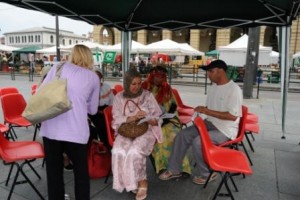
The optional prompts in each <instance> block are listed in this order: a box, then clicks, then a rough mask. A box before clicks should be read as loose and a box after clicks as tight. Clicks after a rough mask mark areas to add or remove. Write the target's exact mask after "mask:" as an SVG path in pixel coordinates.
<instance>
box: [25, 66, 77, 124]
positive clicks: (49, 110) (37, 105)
mask: <svg viewBox="0 0 300 200" xmlns="http://www.w3.org/2000/svg"><path fill="white" fill-rule="evenodd" d="M63 64H64V63H62V62H61V63H59V64H58V65H57V69H56V74H55V77H54V79H53V80H52V81H50V82H49V83H47V84H45V85H44V86H43V87H42V88H40V89H39V90H38V91H37V92H36V93H35V94H34V95H32V96H31V98H30V99H29V101H28V103H27V106H26V108H25V110H24V112H23V114H22V116H23V117H25V118H26V119H27V120H28V121H30V122H31V123H32V124H37V123H40V122H42V121H45V120H48V119H51V118H54V117H56V116H58V115H60V114H62V113H64V112H66V111H68V110H70V109H71V108H72V103H71V101H70V100H69V98H68V95H67V79H60V75H61V71H62V67H63Z"/></svg>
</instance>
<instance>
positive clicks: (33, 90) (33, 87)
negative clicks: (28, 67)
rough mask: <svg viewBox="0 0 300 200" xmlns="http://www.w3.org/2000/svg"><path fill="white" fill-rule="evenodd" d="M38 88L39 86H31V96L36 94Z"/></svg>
mask: <svg viewBox="0 0 300 200" xmlns="http://www.w3.org/2000/svg"><path fill="white" fill-rule="evenodd" d="M37 87H38V85H37V84H32V85H31V94H32V95H34V94H35V92H36V89H37Z"/></svg>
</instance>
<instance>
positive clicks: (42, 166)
mask: <svg viewBox="0 0 300 200" xmlns="http://www.w3.org/2000/svg"><path fill="white" fill-rule="evenodd" d="M45 159H46V158H44V159H43V164H42V167H43V168H44V166H45V162H46V160H45Z"/></svg>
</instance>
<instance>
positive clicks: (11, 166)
mask: <svg viewBox="0 0 300 200" xmlns="http://www.w3.org/2000/svg"><path fill="white" fill-rule="evenodd" d="M14 165H15V164H14V163H11V165H10V169H9V173H8V175H7V179H6V182H5V186H7V185H8V182H9V179H10V176H11V172H12V170H13V168H14Z"/></svg>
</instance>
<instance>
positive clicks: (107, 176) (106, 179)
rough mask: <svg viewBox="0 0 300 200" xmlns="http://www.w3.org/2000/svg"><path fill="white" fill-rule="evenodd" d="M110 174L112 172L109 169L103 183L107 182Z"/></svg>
mask: <svg viewBox="0 0 300 200" xmlns="http://www.w3.org/2000/svg"><path fill="white" fill-rule="evenodd" d="M111 172H112V170H111V168H110V170H109V172H108V173H107V175H106V178H105V180H104V183H107V181H108V179H109V176H110V173H111Z"/></svg>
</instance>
